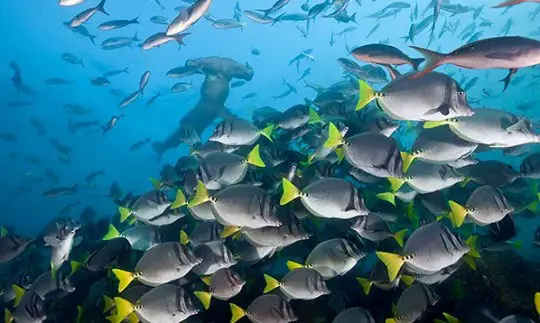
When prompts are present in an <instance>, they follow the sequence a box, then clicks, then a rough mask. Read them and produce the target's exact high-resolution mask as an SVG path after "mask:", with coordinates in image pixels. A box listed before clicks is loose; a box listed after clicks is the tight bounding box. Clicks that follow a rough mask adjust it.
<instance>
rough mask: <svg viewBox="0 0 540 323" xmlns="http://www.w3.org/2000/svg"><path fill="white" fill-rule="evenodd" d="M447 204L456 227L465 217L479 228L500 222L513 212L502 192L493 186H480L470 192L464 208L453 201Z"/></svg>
mask: <svg viewBox="0 0 540 323" xmlns="http://www.w3.org/2000/svg"><path fill="white" fill-rule="evenodd" d="M448 204H449V205H450V208H451V209H452V214H451V215H452V218H453V222H454V223H455V224H456V226H458V227H459V226H461V225H462V224H463V221H464V220H465V217H466V216H469V218H470V219H471V220H472V221H473V222H474V223H476V224H478V225H480V226H486V225H488V224H491V223H495V222H499V221H501V220H502V219H503V218H504V217H505V216H506V215H507V214H509V213H510V212H512V211H514V207H513V206H512V205H510V204H509V203H508V200H507V199H506V196H504V194H503V192H502V191H501V190H500V189H498V188H496V187H493V186H487V185H486V186H480V187H479V188H477V189H475V190H474V192H472V194H471V196H469V199H468V200H467V203H465V205H464V206H462V205H460V204H458V203H457V202H454V201H449V202H448Z"/></svg>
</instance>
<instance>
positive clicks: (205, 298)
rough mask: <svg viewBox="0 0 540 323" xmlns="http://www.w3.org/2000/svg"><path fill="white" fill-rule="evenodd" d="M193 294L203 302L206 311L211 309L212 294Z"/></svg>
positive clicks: (199, 292)
mask: <svg viewBox="0 0 540 323" xmlns="http://www.w3.org/2000/svg"><path fill="white" fill-rule="evenodd" d="M193 294H195V296H196V297H197V298H198V299H199V301H201V303H202V304H203V306H204V309H205V310H208V309H209V308H210V301H211V300H212V294H210V293H208V292H201V291H198V292H193Z"/></svg>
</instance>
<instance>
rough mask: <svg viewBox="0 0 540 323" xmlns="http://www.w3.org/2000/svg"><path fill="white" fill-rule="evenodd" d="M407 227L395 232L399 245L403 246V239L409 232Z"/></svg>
mask: <svg viewBox="0 0 540 323" xmlns="http://www.w3.org/2000/svg"><path fill="white" fill-rule="evenodd" d="M407 231H409V230H407V229H403V230H401V231H398V232H396V233H394V235H393V236H394V239H395V240H396V242H397V243H398V245H399V246H400V247H401V248H403V240H404V239H405V235H406V234H407Z"/></svg>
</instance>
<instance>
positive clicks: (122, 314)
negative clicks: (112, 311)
mask: <svg viewBox="0 0 540 323" xmlns="http://www.w3.org/2000/svg"><path fill="white" fill-rule="evenodd" d="M114 303H115V304H116V310H117V311H118V313H117V314H116V318H117V319H119V322H122V321H123V320H124V319H125V318H126V317H127V316H128V315H129V314H131V312H133V304H131V303H130V302H128V301H126V300H125V299H123V298H120V297H115V298H114Z"/></svg>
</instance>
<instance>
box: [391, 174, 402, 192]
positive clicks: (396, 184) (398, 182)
mask: <svg viewBox="0 0 540 323" xmlns="http://www.w3.org/2000/svg"><path fill="white" fill-rule="evenodd" d="M387 179H388V181H389V182H390V187H392V191H394V192H397V191H399V189H400V188H401V186H403V184H405V180H404V179H402V178H395V177H388V178H387Z"/></svg>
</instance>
